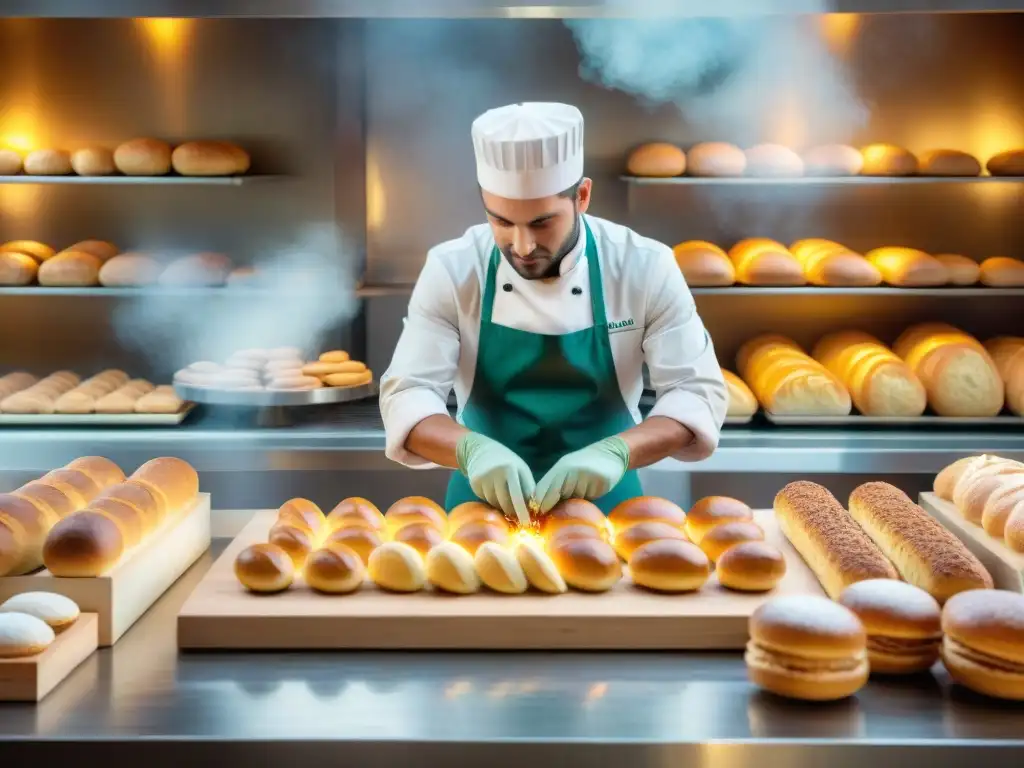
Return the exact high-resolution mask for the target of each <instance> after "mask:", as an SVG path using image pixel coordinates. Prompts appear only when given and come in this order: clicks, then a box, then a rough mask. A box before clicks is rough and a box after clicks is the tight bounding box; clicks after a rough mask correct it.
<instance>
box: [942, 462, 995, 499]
mask: <svg viewBox="0 0 1024 768" xmlns="http://www.w3.org/2000/svg"><path fill="white" fill-rule="evenodd" d="M978 458H995V457H979V456H964V457H963V458H962V459H957V460H956V461H954V462H953V463H952V464H950V465H948V466H947V467H945V468H944V469H943V470H942V471H941V472H939V474H937V475H936V476H935V481H934V482H933V483H932V491H933V492H934V493H935V495H936V496H938V497H939V498H940V499H944V500H946V501H952V500H953V489H954V488H955V487H956V484H957V482H959V480H960V476H961V475H962V474H963V473H964V470H965V469H966V468H967V467H968V466H969V465H970V464H971V462H973V461H975V460H976V459H978Z"/></svg>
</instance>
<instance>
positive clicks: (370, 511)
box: [327, 496, 387, 531]
mask: <svg viewBox="0 0 1024 768" xmlns="http://www.w3.org/2000/svg"><path fill="white" fill-rule="evenodd" d="M363 524H365V525H366V526H367V527H369V528H372V529H373V530H375V531H383V530H385V529H386V527H387V525H386V523H385V522H384V515H382V514H381V513H380V510H379V509H377V505H376V504H374V503H373V502H372V501H369V500H368V499H364V498H363V497H361V496H350V497H349V498H347V499H342V500H341V501H339V502H338V504H337V505H336V506H335V507H334V509H332V510H331V512H330V514H328V515H327V530H328V531H336V530H338V529H339V528H350V527H352V526H353V525H357V526H358V525H363Z"/></svg>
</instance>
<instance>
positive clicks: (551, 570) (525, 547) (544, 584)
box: [515, 537, 569, 595]
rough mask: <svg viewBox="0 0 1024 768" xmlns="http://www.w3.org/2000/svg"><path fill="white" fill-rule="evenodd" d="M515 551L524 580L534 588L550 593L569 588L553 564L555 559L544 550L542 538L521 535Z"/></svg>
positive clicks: (561, 591)
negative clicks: (524, 576)
mask: <svg viewBox="0 0 1024 768" xmlns="http://www.w3.org/2000/svg"><path fill="white" fill-rule="evenodd" d="M515 553H516V559H517V560H518V561H519V565H520V566H522V569H523V573H524V574H525V575H526V580H527V581H528V582H529V583H530V586H532V587H533V588H534V589H536V590H539V591H541V592H546V593H548V594H550V595H558V594H561V593H563V592H567V591H568V590H569V587H568V585H567V584H566V583H565V579H563V578H562V574H560V573H559V572H558V568H557V567H556V566H555V561H554V560H552V559H551V556H550V555H549V554H548V553H547V552H545V551H544V546H543V540H537V539H535V538H534V537H521V538H519V539H518V540H517V542H516V549H515Z"/></svg>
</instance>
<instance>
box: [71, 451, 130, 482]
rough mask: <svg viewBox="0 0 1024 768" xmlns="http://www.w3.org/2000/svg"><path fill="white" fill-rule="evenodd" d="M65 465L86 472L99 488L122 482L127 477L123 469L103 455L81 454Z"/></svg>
mask: <svg viewBox="0 0 1024 768" xmlns="http://www.w3.org/2000/svg"><path fill="white" fill-rule="evenodd" d="M66 466H67V468H68V469H77V470H79V471H80V472H84V473H85V474H87V475H88V476H89V477H91V478H92V480H93V481H94V482H95V483H96V484H97V485H98V486H99V487H100V489H105V488H109V487H111V486H112V485H117V484H118V483H123V482H124V481H125V480H126V479H127V478H126V477H125V474H124V470H122V469H121V468H120V467H119V466H117V464H115V463H114V462H112V461H111V460H110V459H108V458H106V457H104V456H81V457H79V458H77V459H75V460H74V461H71V462H68V464H67V465H66Z"/></svg>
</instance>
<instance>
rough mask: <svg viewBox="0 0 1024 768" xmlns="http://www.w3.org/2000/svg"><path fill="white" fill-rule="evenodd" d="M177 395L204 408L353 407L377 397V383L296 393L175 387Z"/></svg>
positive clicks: (178, 385)
mask: <svg viewBox="0 0 1024 768" xmlns="http://www.w3.org/2000/svg"><path fill="white" fill-rule="evenodd" d="M174 391H175V392H177V393H178V397H180V398H182V399H183V400H191V401H192V402H194V403H203V404H204V405H234V406H241V407H249V408H279V407H298V406H306V405H326V404H328V403H351V402H354V401H356V400H366V399H367V398H371V397H375V396H376V395H377V382H375V381H374V382H370V383H369V384H363V385H360V386H358V387H321V388H320V389H302V390H293V391H284V390H264V391H257V392H243V391H239V390H232V389H210V388H208V387H192V386H187V385H185V384H175V385H174Z"/></svg>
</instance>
